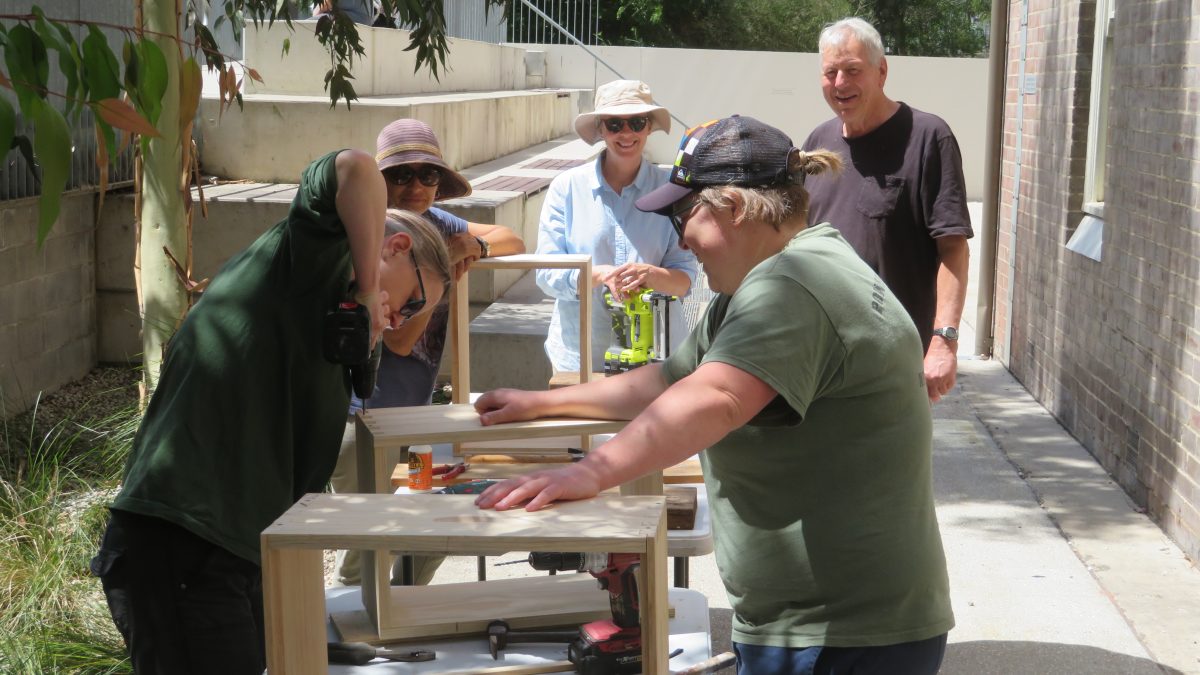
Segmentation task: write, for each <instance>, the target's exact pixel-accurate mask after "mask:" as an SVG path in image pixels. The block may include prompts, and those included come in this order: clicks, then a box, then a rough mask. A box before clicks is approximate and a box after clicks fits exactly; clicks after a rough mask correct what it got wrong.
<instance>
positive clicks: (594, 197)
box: [536, 154, 700, 371]
mask: <svg viewBox="0 0 1200 675" xmlns="http://www.w3.org/2000/svg"><path fill="white" fill-rule="evenodd" d="M603 157H604V155H603V154H601V155H600V157H597V158H596V161H594V162H592V163H591V164H584V165H583V166H578V167H575V168H574V169H571V170H570V171H567V172H565V173H563V174H561V175H560V176H559V177H558V178H555V179H554V182H552V183H551V184H550V189H549V191H548V192H547V194H546V201H545V203H544V204H543V205H542V216H541V221H540V222H539V224H538V246H537V252H538V253H587V254H590V255H591V256H592V264H593V265H618V266H619V265H624V264H625V263H627V262H643V263H649V264H651V265H654V266H656V267H662V268H665V269H670V270H682V271H683V272H685V273H686V274H687V275H688V278H690V279H691V280H692V283H693V284H695V283H696V274H697V273H698V272H699V269H700V264H699V262H698V261H697V260H696V256H695V255H693V254H692V252H691V251H685V250H683V249H682V248H680V247H679V236H678V235H676V234H675V230H674V228H672V227H671V222H670V221H669V220H667V218H665V217H663V216H659V215H655V214H653V213H644V212H642V211H639V210H637V208H636V207H635V206H634V205H633V203H634V202H635V201H637V200H638V199H639V198H641V197H642V196H643V195H646V194H648V193H649V192H650V191H652V190H654V189H655V188H657V187H659V186H660V185H662V184H664V183H666V182H667V178H668V177H669V175H670V172H669V170H668V169H667V168H665V167H659V166H655V165H653V164H651V163H650V162H648V161H646V160H642V167H641V169H639V170H638V174H637V178H635V179H634V181H633V183H632V184H631V185H628V186H626V187H625V188H624V189H622V190H621V194H617V193H616V191H614V190H613V189H612V188H611V187H609V185H608V183H607V182H605V180H604V176H603V174H601V172H600V162H601V161H602V160H603ZM578 276H579V272H578V271H577V270H538V271H537V274H536V278H537V284H538V286H539V287H541V289H542V290H543V291H544V292H545V293H546V295H549V296H550V297H552V298H554V316H553V317H552V318H551V319H550V333H549V334H548V335H547V336H546V355H547V356H549V357H550V364H551V365H552V366H553V367H554V369H555V370H556V371H572V370H573V371H578V370H579V299H578V297H577V296H576V290H577V288H578V287H577V285H576V284H577V279H578ZM604 288H605V287H604V286H597V287H596V288H594V289H592V370H595V371H599V370H601V369H602V368H603V366H604V351H605V349H607V348H608V346H609V344H611V343H612V341H613V334H612V319H611V315H610V314H609V313H608V310H607V309H606V308H605V306H604ZM670 307H671V326H670V328H671V348H672V349H674V348H675V347H676V346H678V345H679V344H680V343H681V342H682V341H683V338H684V337H686V336H687V327H686V326H685V325H684V321H683V307H682V303H679V302H673V303H671V305H670Z"/></svg>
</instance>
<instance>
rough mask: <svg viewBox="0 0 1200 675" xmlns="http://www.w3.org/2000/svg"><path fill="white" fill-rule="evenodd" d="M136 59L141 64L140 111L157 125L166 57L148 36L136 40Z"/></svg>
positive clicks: (164, 86)
mask: <svg viewBox="0 0 1200 675" xmlns="http://www.w3.org/2000/svg"><path fill="white" fill-rule="evenodd" d="M138 52H139V53H140V54H141V56H140V58H139V59H138V61H139V63H140V65H141V72H140V73H139V76H140V78H139V82H138V99H140V100H141V108H142V113H143V114H145V115H146V119H148V120H150V123H151V124H154V125H157V124H158V118H159V116H160V115H161V114H162V108H163V96H164V95H165V94H166V93H167V59H166V57H165V56H164V55H163V52H162V48H160V47H159V46H158V45H157V44H156V43H154V42H153V41H152V40H150V39H149V38H142V40H141V41H140V42H138Z"/></svg>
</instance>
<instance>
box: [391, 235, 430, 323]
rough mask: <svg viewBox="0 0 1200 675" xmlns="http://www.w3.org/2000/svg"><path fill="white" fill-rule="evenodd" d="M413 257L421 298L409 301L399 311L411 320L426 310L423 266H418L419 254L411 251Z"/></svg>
mask: <svg viewBox="0 0 1200 675" xmlns="http://www.w3.org/2000/svg"><path fill="white" fill-rule="evenodd" d="M409 255H411V256H412V264H413V271H414V272H416V273H417V288H420V289H421V297H419V298H417V299H416V300H413V299H411V298H410V299H409V301H408V302H406V303H404V304H403V305H401V306H400V309H399V310H397V311H398V312H399V314H400V316H402V317H404V318H405V319H411V318H413V316H415V315H416V314H417V312H420V311H421V310H422V309H424V308H425V280H424V279H422V278H421V266H420V265H418V264H417V254H416V252H414V251H411V250H410V251H409Z"/></svg>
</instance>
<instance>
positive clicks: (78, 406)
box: [0, 366, 141, 453]
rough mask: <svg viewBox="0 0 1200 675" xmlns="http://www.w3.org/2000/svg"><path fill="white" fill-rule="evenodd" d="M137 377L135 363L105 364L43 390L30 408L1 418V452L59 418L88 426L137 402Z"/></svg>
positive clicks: (43, 430)
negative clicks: (67, 381)
mask: <svg viewBox="0 0 1200 675" xmlns="http://www.w3.org/2000/svg"><path fill="white" fill-rule="evenodd" d="M140 379H141V369H140V368H138V367H136V366H104V367H99V368H95V369H93V370H92V372H90V373H88V374H87V375H85V376H84V377H83V378H81V379H79V380H76V381H75V382H72V383H70V384H68V385H66V386H64V387H62V388H61V389H59V390H57V391H54V392H52V393H49V394H44V395H43V396H42V398H41V400H40V401H38V403H37V405H36V406H34V407H33V408H31V409H30V410H27V411H25V412H23V413H20V414H17V415H13V416H11V417H8V418H7V419H4V420H3V421H0V452H3V453H7V452H10V451H12V450H13V449H15V448H19V447H21V446H22V445H25V444H27V443H28V442H29V440H30V439H33V438H41V437H43V436H44V435H45V434H46V433H48V432H49V431H50V430H51V429H53V428H54V427H55V425H57V424H59V423H60V422H64V423H66V424H77V425H84V426H87V425H89V423H95V422H98V421H100V420H104V419H107V418H109V417H111V416H112V415H114V414H115V413H117V412H119V411H122V410H128V409H129V408H131V407H133V406H135V405H137V401H138V382H139V381H140ZM31 430H32V433H31Z"/></svg>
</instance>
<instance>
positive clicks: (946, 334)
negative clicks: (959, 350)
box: [933, 326, 958, 342]
mask: <svg viewBox="0 0 1200 675" xmlns="http://www.w3.org/2000/svg"><path fill="white" fill-rule="evenodd" d="M933 334H934V335H937V336H938V337H942V338H945V339H947V340H949V341H951V342H957V341H958V329H957V328H955V327H954V326H945V327H943V328H934V329H933Z"/></svg>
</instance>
